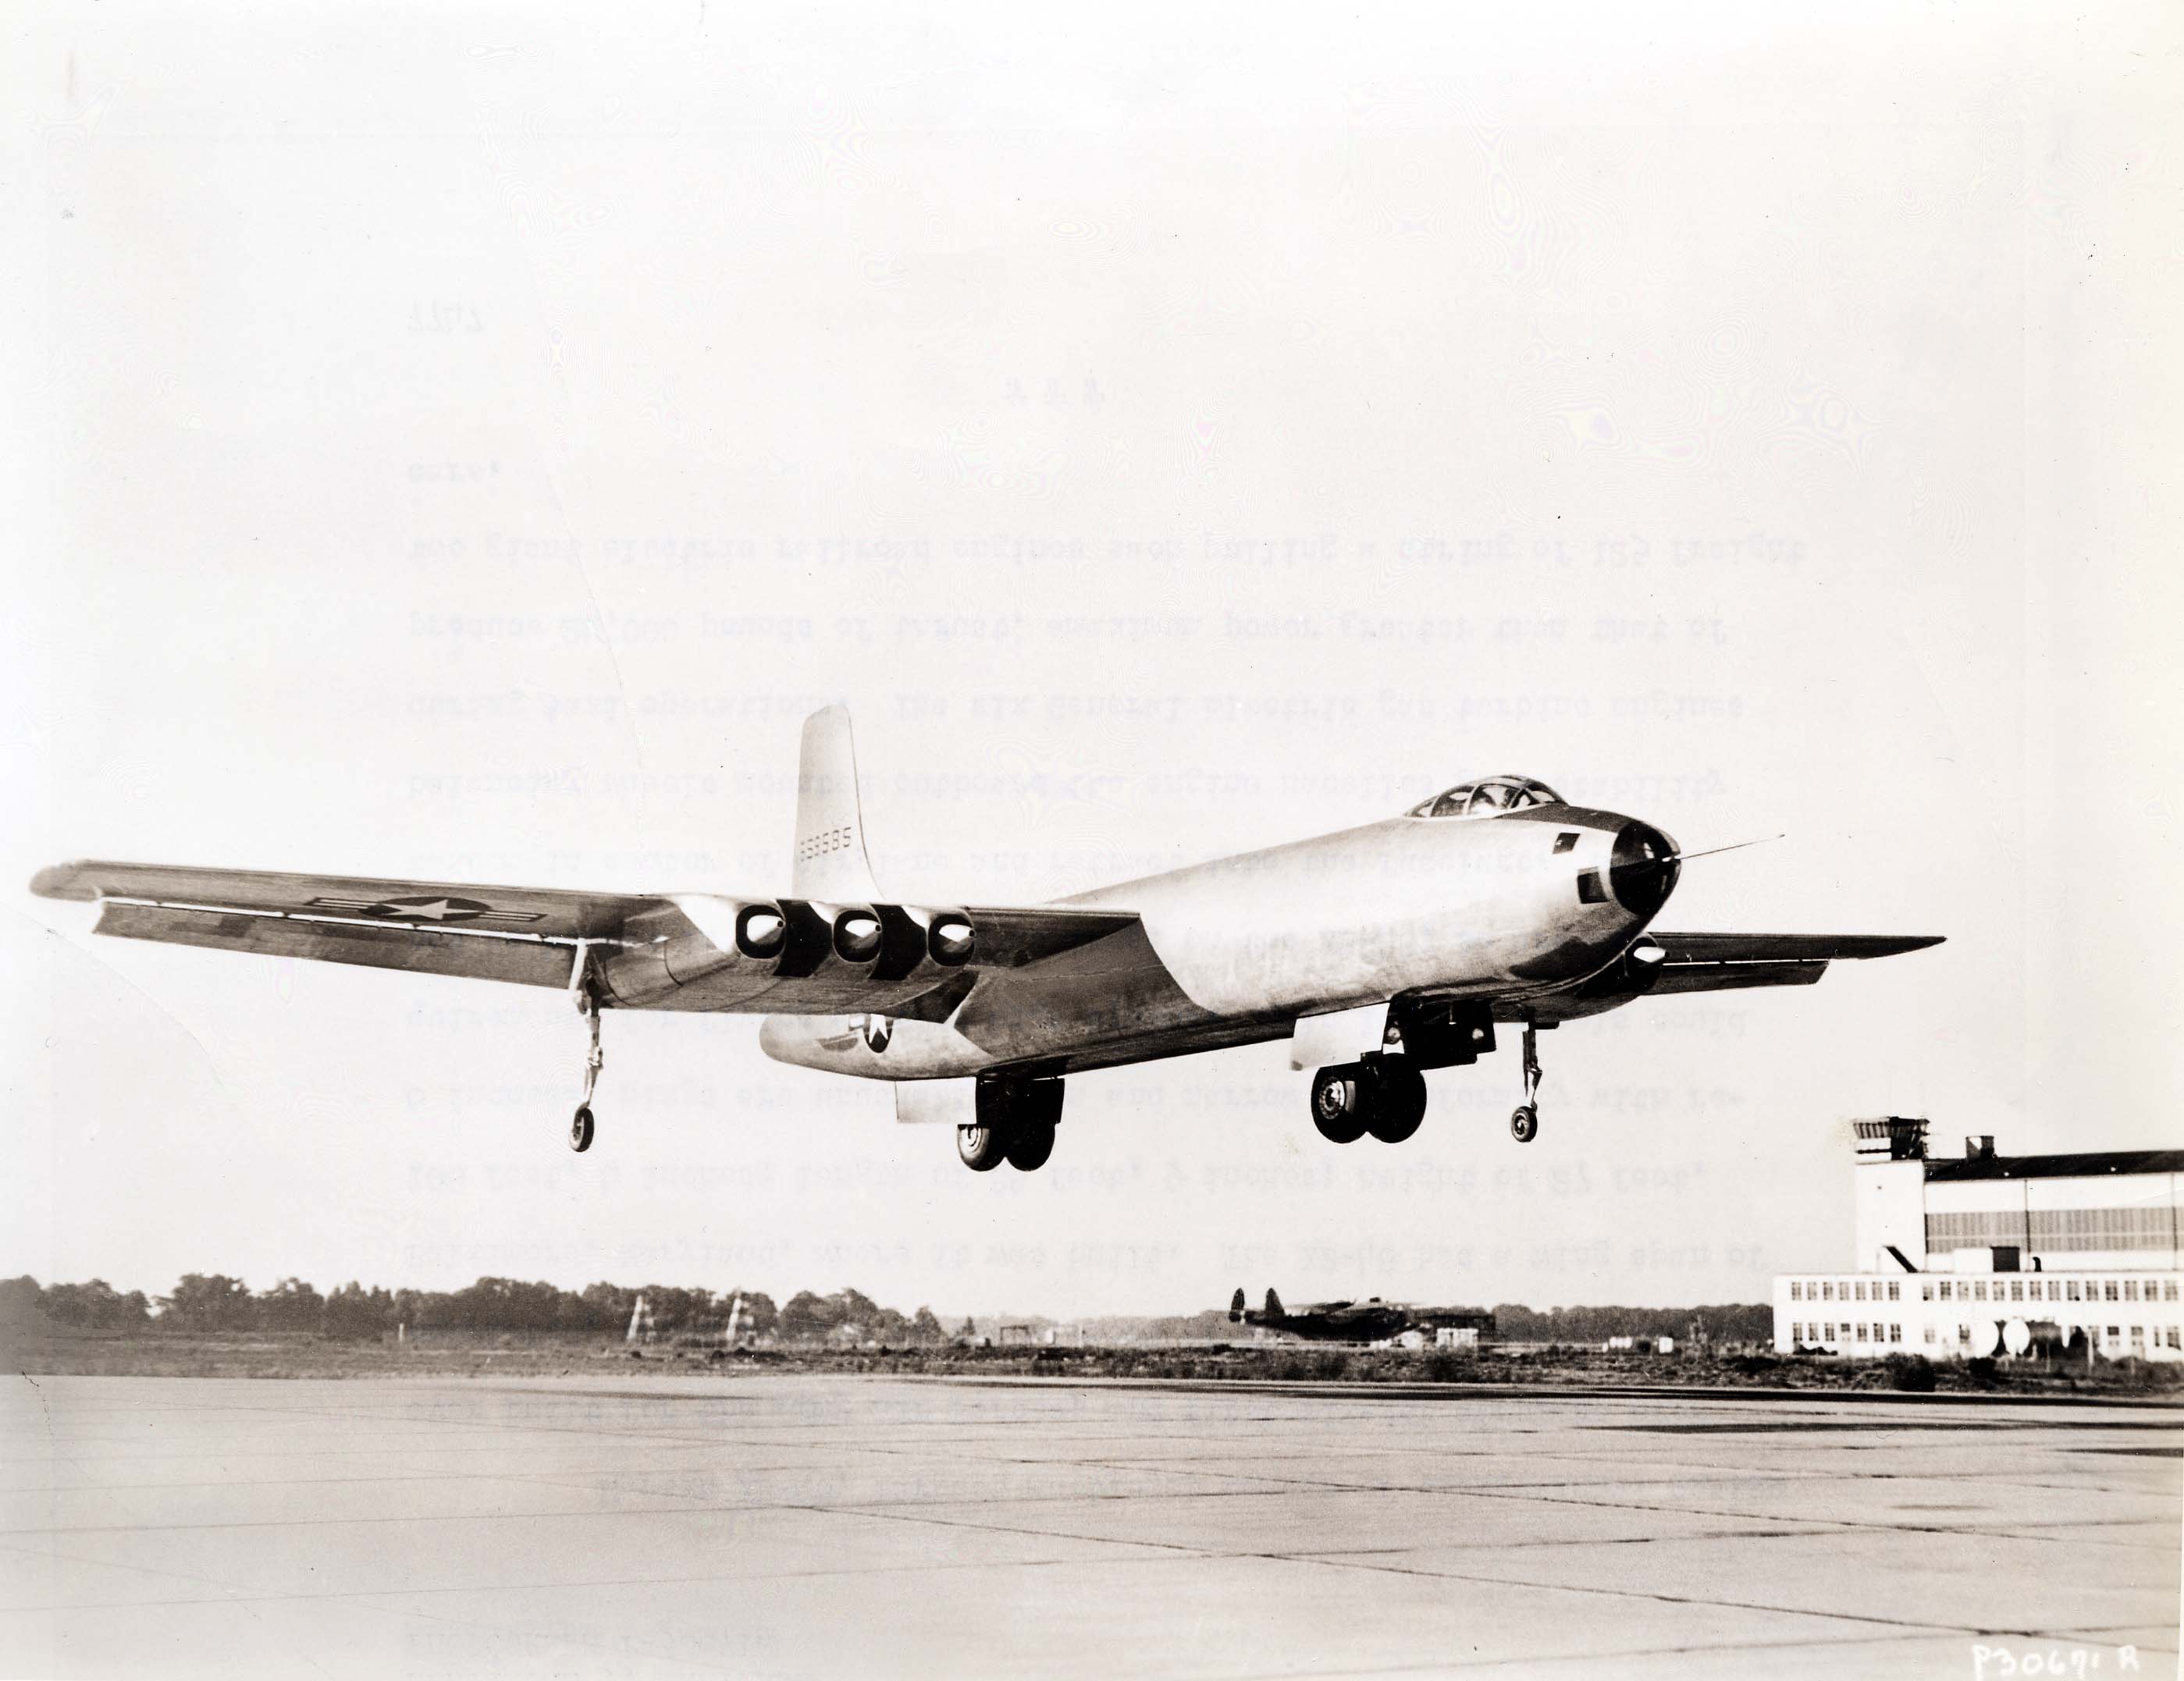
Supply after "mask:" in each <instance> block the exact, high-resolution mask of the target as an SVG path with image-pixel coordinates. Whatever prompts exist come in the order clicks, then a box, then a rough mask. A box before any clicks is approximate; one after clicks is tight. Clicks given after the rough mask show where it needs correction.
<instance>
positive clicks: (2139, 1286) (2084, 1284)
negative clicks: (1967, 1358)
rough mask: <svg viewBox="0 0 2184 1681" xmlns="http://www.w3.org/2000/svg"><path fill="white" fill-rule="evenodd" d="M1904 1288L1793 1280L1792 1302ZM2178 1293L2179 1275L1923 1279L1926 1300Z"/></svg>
mask: <svg viewBox="0 0 2184 1681" xmlns="http://www.w3.org/2000/svg"><path fill="white" fill-rule="evenodd" d="M1884 1289H1885V1290H1886V1292H1887V1294H1886V1298H1884V1297H1883V1295H1882V1294H1881V1293H1882V1291H1883V1290H1884ZM1902 1289H1903V1280H1902V1279H1900V1278H1871V1279H1867V1278H1844V1279H1841V1280H1836V1279H1833V1278H1792V1279H1791V1281H1790V1300H1791V1301H1868V1300H1870V1301H1880V1300H1884V1299H1885V1300H1889V1301H1897V1300H1901V1299H1902V1298H1901V1295H1900V1294H1899V1293H1900V1292H1901V1290H1902ZM2157 1293H2158V1294H2157ZM2178 1294H2179V1289H2178V1281H2177V1280H2176V1279H2175V1278H2043V1277H2041V1276H2040V1275H2038V1274H2037V1273H2032V1274H2009V1275H2007V1276H2003V1275H1997V1276H1996V1277H1992V1278H1984V1277H1982V1278H1942V1277H1935V1276H1933V1275H1932V1274H1931V1273H1928V1274H1922V1275H1921V1276H1920V1277H1919V1300H1921V1301H2175V1300H2177V1299H2178Z"/></svg>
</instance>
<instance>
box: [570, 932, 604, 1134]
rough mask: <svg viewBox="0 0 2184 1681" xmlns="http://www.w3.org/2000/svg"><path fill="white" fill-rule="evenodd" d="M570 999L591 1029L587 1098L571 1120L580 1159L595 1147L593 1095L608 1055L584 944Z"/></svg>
mask: <svg viewBox="0 0 2184 1681" xmlns="http://www.w3.org/2000/svg"><path fill="white" fill-rule="evenodd" d="M569 995H570V997H571V998H572V999H575V1000H576V1005H577V1013H578V1014H579V1015H581V1016H582V1017H583V1018H584V1025H585V1026H586V1027H588V1028H590V1030H591V1036H592V1043H591V1049H590V1050H589V1052H588V1053H587V1055H585V1057H584V1096H583V1100H582V1102H580V1103H579V1104H577V1112H576V1113H575V1114H574V1115H572V1116H570V1117H569V1148H570V1149H573V1150H575V1151H576V1152H577V1154H578V1155H582V1154H583V1152H584V1151H586V1150H588V1149H590V1148H591V1147H592V1134H593V1131H594V1130H595V1123H594V1122H593V1118H592V1093H593V1090H594V1089H595V1088H597V1087H598V1085H599V1070H600V1069H602V1068H604V1067H605V1066H606V1061H607V1059H606V1053H605V1052H604V1051H603V1050H601V1049H599V987H598V985H597V983H596V982H593V979H592V968H591V949H590V947H588V946H587V945H585V944H584V943H582V942H581V941H580V942H578V943H577V963H576V967H575V968H574V969H573V970H571V971H570V975H569Z"/></svg>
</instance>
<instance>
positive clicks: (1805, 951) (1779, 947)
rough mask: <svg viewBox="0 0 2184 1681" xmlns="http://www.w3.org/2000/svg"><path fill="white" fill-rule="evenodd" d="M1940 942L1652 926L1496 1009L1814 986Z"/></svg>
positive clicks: (1921, 937) (1580, 1011)
mask: <svg viewBox="0 0 2184 1681" xmlns="http://www.w3.org/2000/svg"><path fill="white" fill-rule="evenodd" d="M1940 943H1942V936H1941V935H1939V934H1669V933H1653V934H1648V935H1646V937H1645V938H1642V939H1641V940H1640V941H1638V942H1637V943H1636V944H1635V946H1633V947H1632V949H1631V950H1630V952H1629V953H1627V954H1625V955H1624V956H1623V957H1622V958H1620V959H1619V960H1617V961H1616V962H1615V963H1613V964H1612V965H1610V966H1608V967H1607V969H1606V970H1604V971H1602V972H1601V973H1599V974H1597V975H1595V976H1593V977H1591V978H1590V979H1588V980H1585V981H1583V982H1580V983H1579V984H1578V985H1576V986H1574V987H1571V988H1566V989H1565V990H1563V991H1562V992H1559V993H1552V994H1548V995H1547V996H1546V997H1545V998H1541V999H1525V1000H1522V1001H1518V1002H1515V1003H1513V1004H1512V1005H1510V1006H1508V1008H1507V1010H1497V1012H1496V1013H1497V1015H1499V1016H1502V1018H1503V1019H1506V1020H1510V1021H1522V1020H1524V1019H1527V1018H1529V1019H1532V1020H1535V1021H1541V1022H1552V1021H1572V1020H1574V1019H1576V1018H1577V1017H1579V1016H1595V1015H1597V1014H1599V1013H1600V1012H1601V1011H1602V1010H1613V1009H1614V1008H1616V1007H1617V1006H1618V1005H1624V1004H1629V1003H1630V1001H1631V1000H1632V999H1638V998H1663V997H1669V996H1673V995H1674V994H1680V993H1709V992H1738V991H1742V990H1745V989H1747V988H1753V987H1809V986H1811V985H1812V984H1813V983H1814V982H1816V981H1818V980H1819V978H1820V977H1821V976H1823V975H1825V973H1827V969H1828V965H1829V964H1830V963H1835V962H1839V961H1853V960H1865V959H1868V958H1875V957H1895V956H1897V955H1901V954H1903V953H1904V952H1907V951H1921V950H1924V949H1925V948H1926V947H1928V946H1933V945H1939V944H1940Z"/></svg>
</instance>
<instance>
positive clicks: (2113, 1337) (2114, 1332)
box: [2108, 1325, 2123, 1343]
mask: <svg viewBox="0 0 2184 1681" xmlns="http://www.w3.org/2000/svg"><path fill="white" fill-rule="evenodd" d="M2108 1339H2109V1341H2110V1342H2112V1343H2120V1342H2121V1341H2122V1340H2123V1327H2122V1326H2120V1325H2111V1326H2109V1338H2108Z"/></svg>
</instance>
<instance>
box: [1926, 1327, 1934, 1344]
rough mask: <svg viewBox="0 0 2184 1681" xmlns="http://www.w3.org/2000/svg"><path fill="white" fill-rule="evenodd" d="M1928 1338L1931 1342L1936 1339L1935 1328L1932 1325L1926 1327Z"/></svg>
mask: <svg viewBox="0 0 2184 1681" xmlns="http://www.w3.org/2000/svg"><path fill="white" fill-rule="evenodd" d="M1926 1340H1927V1341H1928V1342H1930V1343H1931V1342H1932V1341H1933V1340H1934V1328H1933V1327H1932V1326H1931V1325H1929V1326H1928V1327H1927V1328H1926Z"/></svg>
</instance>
